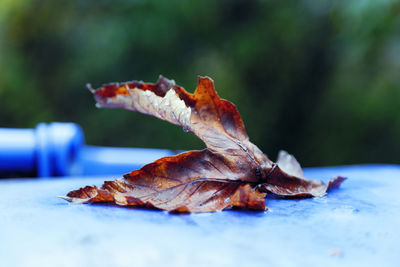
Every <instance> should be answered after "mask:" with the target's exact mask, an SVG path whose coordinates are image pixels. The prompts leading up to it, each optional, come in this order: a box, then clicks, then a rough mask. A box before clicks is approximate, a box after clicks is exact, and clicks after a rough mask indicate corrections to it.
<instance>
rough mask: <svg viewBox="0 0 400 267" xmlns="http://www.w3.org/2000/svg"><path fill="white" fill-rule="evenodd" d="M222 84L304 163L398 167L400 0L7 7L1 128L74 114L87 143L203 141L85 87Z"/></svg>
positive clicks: (264, 138) (267, 136) (179, 145)
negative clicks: (102, 105)
mask: <svg viewBox="0 0 400 267" xmlns="http://www.w3.org/2000/svg"><path fill="white" fill-rule="evenodd" d="M159 74H162V75H164V76H165V77H167V78H170V79H174V80H175V81H176V82H177V83H178V84H179V85H181V86H183V87H185V88H186V89H187V90H188V91H189V92H193V91H194V89H195V86H196V83H197V75H207V76H210V77H212V78H213V79H214V81H215V84H216V89H217V92H218V93H219V95H220V96H221V97H223V98H225V99H228V100H230V101H232V102H233V103H235V104H236V106H237V107H238V109H239V112H240V113H241V115H242V117H243V120H244V122H245V125H246V129H247V131H248V134H249V136H250V139H251V140H252V141H253V142H254V143H255V144H257V145H258V146H259V147H260V148H261V149H262V150H263V151H264V152H265V153H266V154H268V155H269V156H270V157H271V158H272V159H275V155H276V154H277V152H278V150H279V149H286V150H288V151H289V152H290V153H293V154H294V155H295V156H296V157H297V158H298V159H299V161H300V162H301V163H303V165H305V166H318V165H336V164H353V163H368V162H374V163H382V162H386V163H399V155H400V115H399V114H400V2H399V1H384V0H381V1H373V0H370V1H362V0H353V1H324V0H322V1H311V0H300V1H249V0H242V1H232V0H231V1H228V0H225V1H211V0H207V1H204V0H203V1H161V0H159V1H145V0H142V1H140V0H139V1H126V0H114V1H111V0H98V1H87V0H68V1H67V0H57V1H55V0H2V1H1V2H0V127H16V128H24V127H34V126H35V125H36V124H37V123H39V122H51V121H68V122H69V121H71V122H76V123H79V124H80V125H81V126H82V128H83V130H84V132H85V136H86V142H87V143H89V144H92V145H108V146H129V147H155V148H171V149H184V150H188V149H201V148H203V147H204V145H203V144H202V143H201V141H199V140H198V139H197V138H196V137H195V136H193V135H192V134H190V133H184V132H183V131H182V129H181V128H180V127H176V126H174V125H170V124H168V123H166V122H163V121H159V120H157V119H155V118H152V117H149V116H145V115H142V114H138V113H133V112H129V111H125V110H110V109H100V110H99V109H96V108H95V105H94V100H93V98H92V96H91V94H90V93H89V92H88V91H87V90H86V88H85V84H86V83H91V84H92V85H93V86H94V87H99V86H101V85H102V84H103V83H108V82H113V81H127V80H144V81H147V82H155V81H156V80H157V78H158V76H159Z"/></svg>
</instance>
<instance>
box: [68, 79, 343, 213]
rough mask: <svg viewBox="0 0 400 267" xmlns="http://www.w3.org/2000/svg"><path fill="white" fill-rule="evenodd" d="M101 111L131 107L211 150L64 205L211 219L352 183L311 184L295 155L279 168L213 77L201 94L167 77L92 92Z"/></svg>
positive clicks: (168, 161) (72, 195) (82, 192)
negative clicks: (273, 198)
mask: <svg viewBox="0 0 400 267" xmlns="http://www.w3.org/2000/svg"><path fill="white" fill-rule="evenodd" d="M89 89H90V90H91V92H92V93H93V94H94V95H95V99H96V101H97V106H98V107H111V108H125V109H128V110H133V111H138V112H140V113H144V114H149V115H152V116H155V117H157V118H160V119H163V120H166V121H168V122H171V123H173V124H176V125H179V126H182V127H183V128H184V129H185V130H186V131H191V132H193V133H194V134H195V135H196V136H198V137H199V138H200V139H201V140H202V141H203V142H204V143H205V144H206V146H207V148H206V149H204V150H202V151H190V152H186V153H182V154H179V155H176V156H172V157H165V158H161V159H159V160H157V161H155V162H153V163H150V164H147V165H145V166H144V167H142V168H141V169H140V170H135V171H132V172H131V173H129V174H126V175H124V177H123V178H121V179H118V180H115V181H106V182H105V183H104V184H103V186H102V187H101V188H97V187H96V186H93V187H91V186H86V187H84V188H81V189H78V190H75V191H71V192H69V193H68V194H67V196H66V197H63V198H64V199H66V200H68V201H71V202H75V203H94V202H114V203H116V204H118V205H123V206H125V205H130V206H142V207H152V208H157V209H163V210H167V211H169V212H180V213H181V212H211V211H218V210H223V209H225V208H228V207H238V208H246V209H254V210H265V209H266V207H265V201H264V197H265V196H266V194H267V193H274V194H277V195H281V196H286V197H313V196H323V195H324V194H326V192H327V190H328V189H329V188H333V187H337V186H339V185H340V183H341V182H342V181H343V180H344V179H345V178H343V177H337V178H335V179H333V180H331V181H330V182H329V183H328V184H327V185H325V184H324V183H322V182H321V181H315V180H308V179H306V178H305V177H304V174H303V171H302V169H301V167H300V164H299V163H298V162H297V161H296V159H295V158H294V157H293V156H292V155H289V154H288V153H287V152H284V151H282V152H280V154H279V156H278V160H277V163H274V162H272V161H271V160H270V159H268V157H267V156H266V155H265V154H264V153H262V152H261V150H260V149H258V148H257V146H255V145H254V144H252V143H251V142H250V141H249V138H248V136H247V133H246V131H245V128H244V124H243V121H242V119H241V117H240V115H239V113H238V111H237V110H236V107H235V106H234V105H233V104H232V103H230V102H229V101H226V100H224V99H220V98H219V96H218V95H217V93H216V92H215V89H214V83H213V81H212V80H211V79H210V78H208V77H199V81H198V85H197V89H196V91H195V92H194V94H190V93H188V92H186V91H185V90H184V89H183V88H182V87H180V86H178V85H176V84H175V82H174V81H172V80H168V79H166V78H164V77H160V79H159V80H158V82H157V83H156V84H151V83H143V82H138V81H132V82H126V83H122V84H119V83H113V84H107V85H104V86H103V87H101V88H99V89H98V90H94V89H92V88H91V87H90V86H89Z"/></svg>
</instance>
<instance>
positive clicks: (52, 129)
mask: <svg viewBox="0 0 400 267" xmlns="http://www.w3.org/2000/svg"><path fill="white" fill-rule="evenodd" d="M175 154H176V151H171V150H166V149H144V148H115V147H98V146H88V145H85V141H84V135H83V131H82V129H81V127H80V126H79V125H77V124H75V123H60V122H53V123H49V124H47V123H39V124H38V125H37V126H36V128H34V129H9V128H0V177H5V176H7V177H10V174H12V175H11V176H15V175H16V174H17V173H23V174H24V175H26V173H30V175H29V176H38V177H53V176H71V175H75V176H76V175H104V174H115V175H121V174H123V173H127V172H130V171H132V170H135V169H138V168H140V167H141V166H143V165H144V164H146V163H150V162H152V161H154V160H156V159H158V158H161V157H165V156H171V155H175Z"/></svg>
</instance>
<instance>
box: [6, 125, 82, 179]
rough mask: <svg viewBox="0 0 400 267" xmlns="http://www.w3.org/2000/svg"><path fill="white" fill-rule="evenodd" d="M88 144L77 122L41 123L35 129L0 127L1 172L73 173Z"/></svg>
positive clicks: (49, 174) (61, 174)
mask: <svg viewBox="0 0 400 267" xmlns="http://www.w3.org/2000/svg"><path fill="white" fill-rule="evenodd" d="M83 144H84V136H83V132H82V129H81V128H80V127H79V125H77V124H75V123H60V122H53V123H49V124H46V123H40V124H38V125H37V126H36V128H35V129H4V128H3V129H0V173H1V172H3V173H12V172H31V173H35V174H36V175H37V176H40V177H47V176H65V175H71V174H72V172H73V170H74V165H75V163H76V160H77V158H78V152H79V150H80V148H81V146H82V145H83Z"/></svg>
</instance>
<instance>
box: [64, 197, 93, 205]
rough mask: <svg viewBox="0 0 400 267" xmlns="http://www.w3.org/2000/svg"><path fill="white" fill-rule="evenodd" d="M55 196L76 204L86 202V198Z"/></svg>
mask: <svg viewBox="0 0 400 267" xmlns="http://www.w3.org/2000/svg"><path fill="white" fill-rule="evenodd" d="M57 197H58V198H61V199H64V200H66V201H68V202H71V203H76V204H83V203H86V202H87V199H81V198H75V197H69V196H57Z"/></svg>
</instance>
